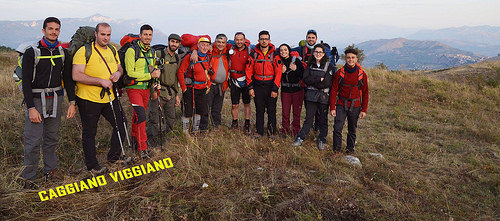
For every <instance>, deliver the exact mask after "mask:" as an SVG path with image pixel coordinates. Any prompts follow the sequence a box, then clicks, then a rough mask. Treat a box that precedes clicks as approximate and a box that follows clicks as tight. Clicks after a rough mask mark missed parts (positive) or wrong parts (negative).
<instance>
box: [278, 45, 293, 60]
mask: <svg viewBox="0 0 500 221" xmlns="http://www.w3.org/2000/svg"><path fill="white" fill-rule="evenodd" d="M282 46H285V47H287V48H288V57H291V54H290V53H291V52H292V48H290V45H288V44H285V43H283V44H281V45H280V46H279V47H278V54H279V55H280V58H281V59H282V60H283V59H284V58H283V57H281V53H279V52H280V51H279V50H280V48H281V47H282Z"/></svg>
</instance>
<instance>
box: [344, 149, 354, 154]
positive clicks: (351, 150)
mask: <svg viewBox="0 0 500 221" xmlns="http://www.w3.org/2000/svg"><path fill="white" fill-rule="evenodd" d="M345 153H346V154H354V149H347V150H346V151H345Z"/></svg>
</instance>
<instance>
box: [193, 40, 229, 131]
mask: <svg viewBox="0 0 500 221" xmlns="http://www.w3.org/2000/svg"><path fill="white" fill-rule="evenodd" d="M229 49H231V45H228V44H227V37H226V35H225V34H218V35H217V36H216V37H215V42H214V45H213V49H212V53H211V55H210V67H211V68H212V70H213V72H212V73H211V74H210V81H211V82H212V84H211V86H210V91H209V92H208V94H207V102H208V110H209V112H210V114H209V115H210V119H211V120H212V125H213V126H214V127H216V128H217V127H219V126H220V125H221V123H222V117H221V111H222V104H223V102H224V94H225V92H226V90H227V88H228V86H229V84H228V82H227V80H228V78H229ZM200 128H201V129H206V128H208V118H205V117H203V116H202V117H201V123H200Z"/></svg>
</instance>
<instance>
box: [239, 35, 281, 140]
mask: <svg viewBox="0 0 500 221" xmlns="http://www.w3.org/2000/svg"><path fill="white" fill-rule="evenodd" d="M274 52H275V48H274V45H273V44H271V35H270V34H269V32H268V31H265V30H264V31H261V32H259V43H258V44H257V45H256V46H255V52H254V53H253V55H252V56H250V59H249V61H248V65H247V67H246V81H247V84H248V89H249V90H248V93H249V94H250V96H252V97H254V102H255V112H256V119H255V127H256V129H257V135H256V136H255V137H256V138H258V137H261V136H262V135H264V113H265V112H266V109H267V134H268V135H274V134H276V102H277V100H278V98H277V97H278V89H279V86H280V83H281V71H282V66H281V65H280V64H279V63H278V62H274V60H273V59H274Z"/></svg>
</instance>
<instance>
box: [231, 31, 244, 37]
mask: <svg viewBox="0 0 500 221" xmlns="http://www.w3.org/2000/svg"><path fill="white" fill-rule="evenodd" d="M236 35H243V38H247V37H246V36H245V33H243V32H241V31H239V32H236V33H235V34H234V38H236Z"/></svg>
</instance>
